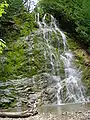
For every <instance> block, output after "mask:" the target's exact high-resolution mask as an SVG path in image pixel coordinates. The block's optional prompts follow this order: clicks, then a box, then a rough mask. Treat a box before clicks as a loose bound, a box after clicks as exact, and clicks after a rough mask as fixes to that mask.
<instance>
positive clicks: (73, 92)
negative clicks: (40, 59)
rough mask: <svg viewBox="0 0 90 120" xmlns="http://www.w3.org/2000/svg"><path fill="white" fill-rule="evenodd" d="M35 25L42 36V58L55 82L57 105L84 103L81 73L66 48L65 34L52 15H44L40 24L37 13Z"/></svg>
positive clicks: (71, 54)
mask: <svg viewBox="0 0 90 120" xmlns="http://www.w3.org/2000/svg"><path fill="white" fill-rule="evenodd" d="M47 16H49V17H50V21H49V22H47V21H46V17H47ZM37 23H38V25H39V30H38V34H43V40H44V44H45V46H44V57H45V60H47V59H49V62H50V63H49V64H50V67H51V72H50V75H51V76H52V78H53V79H55V80H56V82H57V84H56V88H57V93H56V97H57V104H58V105H60V104H62V103H80V102H85V101H86V98H85V90H84V86H83V85H82V83H81V72H79V70H77V68H76V67H75V66H74V64H73V60H74V55H73V53H72V52H71V51H70V50H69V49H68V47H67V41H66V37H65V34H64V33H63V32H62V31H61V30H60V29H59V28H58V27H57V25H56V22H55V19H54V17H53V16H52V15H49V14H45V15H44V17H43V19H42V22H41V21H39V13H38V14H37ZM53 34H54V36H55V39H56V41H57V44H58V45H57V48H54V47H53V46H54V45H53V43H52V41H53V37H52V36H53ZM41 37H42V36H41ZM61 37H62V39H61ZM55 50H57V54H56V53H55ZM62 64H63V67H64V68H63V69H64V74H65V76H64V78H63V77H62V76H61V71H60V70H61V69H62V66H61V65H62Z"/></svg>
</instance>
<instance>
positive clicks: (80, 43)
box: [0, 0, 90, 108]
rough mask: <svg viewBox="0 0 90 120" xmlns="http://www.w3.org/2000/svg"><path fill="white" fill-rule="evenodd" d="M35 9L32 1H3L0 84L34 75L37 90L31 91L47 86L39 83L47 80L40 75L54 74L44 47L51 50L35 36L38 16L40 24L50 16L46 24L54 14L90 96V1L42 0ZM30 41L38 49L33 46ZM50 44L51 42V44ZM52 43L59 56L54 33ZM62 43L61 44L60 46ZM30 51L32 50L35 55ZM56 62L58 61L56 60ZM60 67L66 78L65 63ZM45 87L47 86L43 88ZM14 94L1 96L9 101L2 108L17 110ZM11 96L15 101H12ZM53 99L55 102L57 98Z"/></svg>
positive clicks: (1, 1)
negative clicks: (45, 56)
mask: <svg viewBox="0 0 90 120" xmlns="http://www.w3.org/2000/svg"><path fill="white" fill-rule="evenodd" d="M31 7H32V5H31V1H29V2H28V0H24V1H23V0H0V83H1V82H7V81H10V80H18V79H22V78H29V79H30V78H31V79H32V78H34V77H33V76H35V78H36V83H37V87H36V88H35V86H34V87H32V86H31V88H30V89H28V91H31V92H32V91H34V92H37V91H38V92H39V91H40V90H41V88H40V86H39V85H38V84H40V85H42V84H44V83H41V82H40V81H39V80H40V79H41V80H42V79H43V78H44V75H42V76H40V74H42V73H46V72H47V73H50V72H51V71H52V70H51V69H52V68H51V65H52V64H51V63H49V62H50V58H49V55H48V54H47V56H48V57H47V58H48V59H49V60H47V61H46V60H45V58H44V55H43V53H44V52H43V51H44V49H46V48H44V47H42V46H45V45H46V47H47V46H48V45H47V43H45V44H44V43H42V40H43V38H40V35H37V34H36V33H35V32H36V31H37V30H38V29H39V25H38V24H37V22H36V20H35V16H38V13H39V15H40V16H39V17H40V21H42V18H43V16H44V14H48V15H47V16H46V18H45V19H46V23H47V24H49V23H50V16H49V15H53V16H54V18H55V21H56V25H57V26H58V28H60V29H61V30H62V31H64V33H65V35H66V38H67V42H68V47H69V48H70V49H71V50H72V51H73V53H74V56H75V61H74V64H75V65H76V67H77V68H79V70H80V71H81V72H82V81H83V85H85V87H86V96H88V97H89V96H90V0H39V1H38V3H37V4H35V6H34V8H33V10H31V9H30V8H31ZM43 26H44V25H43ZM58 34H59V33H57V36H59V37H60V39H61V36H60V35H58ZM41 35H42V33H41ZM27 38H28V39H27ZM26 39H27V40H26ZM32 39H33V40H32ZM29 40H30V41H31V42H32V46H34V47H32V46H30V43H29ZM50 40H51V38H50ZM48 43H51V42H50V41H48ZM52 44H53V45H52V49H53V51H54V53H55V54H57V55H58V52H57V51H59V50H58V47H57V46H58V45H57V39H56V36H55V34H54V33H52ZM62 44H63V43H62V42H61V43H60V45H62ZM30 48H32V53H31V51H30ZM62 51H64V50H63V48H61V52H62ZM50 52H52V51H50ZM63 54H64V52H63ZM57 55H56V56H57ZM57 58H58V57H57ZM52 59H55V58H54V57H52ZM59 60H61V59H59ZM54 62H55V61H54ZM60 65H61V68H60V70H59V72H60V74H61V79H64V78H65V71H64V70H63V69H64V63H62V62H61V63H60ZM52 66H53V65H52ZM55 67H56V66H55ZM36 75H37V77H36ZM56 75H57V73H56ZM47 78H48V77H46V78H44V79H45V80H46V79H47ZM50 79H51V78H50ZM18 81H19V80H18ZM39 82H40V83H39ZM45 82H46V81H45ZM48 83H49V82H48ZM45 85H46V83H45ZM22 86H23V85H22ZM22 86H20V87H22ZM42 86H44V85H42ZM46 86H47V85H46ZM9 87H11V85H10V86H7V89H9ZM44 88H45V86H44V87H43V89H44ZM0 89H2V90H4V89H6V88H5V86H0ZM14 89H15V87H14ZM64 89H65V88H64ZM45 90H46V89H45ZM64 91H65V90H64ZM12 94H13V95H16V93H15V91H14V92H12ZM31 94H33V92H32V93H31ZM47 94H48V93H45V95H47ZM13 95H7V94H6V93H4V94H0V98H6V97H7V98H8V101H9V102H7V101H6V102H3V101H1V102H0V107H1V108H3V107H4V108H8V106H10V107H14V104H13V103H15V102H16V98H14V97H12V96H13ZM43 95H44V94H43ZM43 95H42V96H43ZM16 96H17V95H16ZM10 97H12V98H13V99H9V98H10ZM51 98H52V99H53V96H52V97H51ZM51 98H48V100H47V101H49V102H51V103H53V100H51ZM55 99H56V98H55ZM12 102H13V103H12ZM39 104H40V103H39ZM42 104H44V102H41V104H40V105H42ZM45 104H46V103H45Z"/></svg>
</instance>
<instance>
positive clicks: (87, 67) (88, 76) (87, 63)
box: [67, 37, 90, 96]
mask: <svg viewBox="0 0 90 120" xmlns="http://www.w3.org/2000/svg"><path fill="white" fill-rule="evenodd" d="M67 38H68V37H67ZM68 45H69V48H70V49H71V50H73V53H74V55H75V61H74V63H75V65H76V66H77V68H79V69H80V70H81V71H82V82H83V84H84V85H85V86H86V89H87V96H90V56H89V55H88V54H87V53H86V51H85V50H84V49H82V48H81V47H80V46H79V45H78V43H77V42H75V40H73V39H70V38H68Z"/></svg>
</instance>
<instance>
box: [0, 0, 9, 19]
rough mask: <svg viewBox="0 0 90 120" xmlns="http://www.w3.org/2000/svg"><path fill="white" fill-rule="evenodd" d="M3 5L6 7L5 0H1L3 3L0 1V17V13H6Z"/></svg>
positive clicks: (0, 14)
mask: <svg viewBox="0 0 90 120" xmlns="http://www.w3.org/2000/svg"><path fill="white" fill-rule="evenodd" d="M5 7H8V4H7V2H6V1H5V2H3V3H1V5H0V17H1V16H2V14H3V13H4V14H5V13H6V12H5V9H4V8H5Z"/></svg>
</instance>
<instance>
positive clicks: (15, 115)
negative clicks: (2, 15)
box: [0, 110, 38, 118]
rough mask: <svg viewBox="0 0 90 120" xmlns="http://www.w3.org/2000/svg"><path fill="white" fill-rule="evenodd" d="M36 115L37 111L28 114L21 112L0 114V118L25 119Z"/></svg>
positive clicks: (27, 112)
mask: <svg viewBox="0 0 90 120" xmlns="http://www.w3.org/2000/svg"><path fill="white" fill-rule="evenodd" d="M36 114H38V112H37V111H32V112H29V111H28V110H27V111H23V112H0V117H2V118H6V117H9V118H26V117H30V116H34V115H36Z"/></svg>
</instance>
